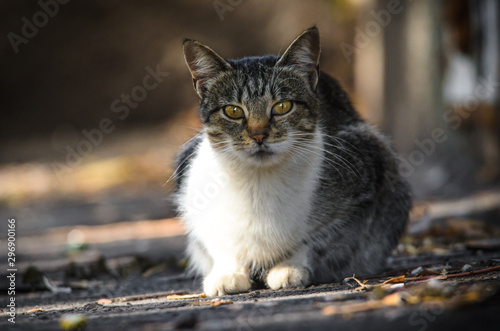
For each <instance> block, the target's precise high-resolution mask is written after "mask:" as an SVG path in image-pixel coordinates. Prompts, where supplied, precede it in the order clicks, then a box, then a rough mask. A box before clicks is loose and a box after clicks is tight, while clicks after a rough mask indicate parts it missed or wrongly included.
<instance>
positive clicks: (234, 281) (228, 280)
mask: <svg viewBox="0 0 500 331" xmlns="http://www.w3.org/2000/svg"><path fill="white" fill-rule="evenodd" d="M250 287H251V284H250V279H249V277H248V276H247V275H245V274H243V273H241V272H235V273H229V274H216V273H214V272H211V273H210V274H208V276H207V277H206V278H205V280H204V281H203V290H204V291H205V294H206V295H207V296H210V297H215V296H221V295H225V294H233V293H242V292H247V291H248V290H250Z"/></svg>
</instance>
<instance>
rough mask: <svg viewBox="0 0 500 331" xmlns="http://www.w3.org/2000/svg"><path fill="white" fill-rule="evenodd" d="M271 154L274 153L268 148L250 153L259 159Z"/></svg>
mask: <svg viewBox="0 0 500 331" xmlns="http://www.w3.org/2000/svg"><path fill="white" fill-rule="evenodd" d="M273 154H274V153H273V152H272V151H270V150H268V151H266V150H258V151H257V152H254V153H252V156H253V157H257V158H260V159H265V158H268V157H271V156H272V155H273Z"/></svg>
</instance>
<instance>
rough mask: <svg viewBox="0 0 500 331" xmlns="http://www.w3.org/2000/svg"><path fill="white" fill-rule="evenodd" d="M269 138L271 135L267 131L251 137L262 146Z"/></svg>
mask: <svg viewBox="0 0 500 331" xmlns="http://www.w3.org/2000/svg"><path fill="white" fill-rule="evenodd" d="M268 136H269V134H268V133H267V131H259V132H255V133H253V134H251V135H250V137H251V138H252V139H253V140H255V142H256V143H257V144H259V145H262V144H263V143H264V139H266V138H267V137H268Z"/></svg>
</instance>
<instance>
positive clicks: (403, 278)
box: [382, 275, 405, 284]
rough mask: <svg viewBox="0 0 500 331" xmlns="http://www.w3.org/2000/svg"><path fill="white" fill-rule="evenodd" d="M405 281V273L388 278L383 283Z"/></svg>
mask: <svg viewBox="0 0 500 331" xmlns="http://www.w3.org/2000/svg"><path fill="white" fill-rule="evenodd" d="M404 281H405V275H401V276H398V277H393V278H389V279H388V280H386V281H385V282H383V283H382V284H389V283H402V282H404Z"/></svg>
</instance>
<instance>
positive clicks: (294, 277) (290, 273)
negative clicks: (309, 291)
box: [266, 265, 310, 290]
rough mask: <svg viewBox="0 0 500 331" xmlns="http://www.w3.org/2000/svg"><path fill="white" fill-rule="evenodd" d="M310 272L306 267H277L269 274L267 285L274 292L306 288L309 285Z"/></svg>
mask: <svg viewBox="0 0 500 331" xmlns="http://www.w3.org/2000/svg"><path fill="white" fill-rule="evenodd" d="M309 279H310V274H309V270H307V269H306V268H304V267H298V266H288V265H277V266H275V267H274V268H272V269H271V270H269V273H268V274H267V278H266V281H267V285H269V287H270V288H271V289H273V290H278V289H280V288H290V287H298V286H306V285H308V284H309Z"/></svg>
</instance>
